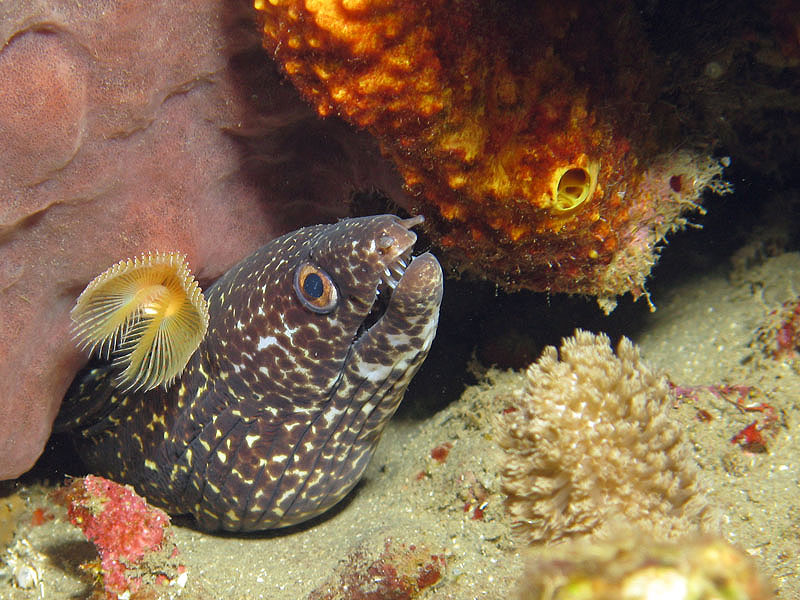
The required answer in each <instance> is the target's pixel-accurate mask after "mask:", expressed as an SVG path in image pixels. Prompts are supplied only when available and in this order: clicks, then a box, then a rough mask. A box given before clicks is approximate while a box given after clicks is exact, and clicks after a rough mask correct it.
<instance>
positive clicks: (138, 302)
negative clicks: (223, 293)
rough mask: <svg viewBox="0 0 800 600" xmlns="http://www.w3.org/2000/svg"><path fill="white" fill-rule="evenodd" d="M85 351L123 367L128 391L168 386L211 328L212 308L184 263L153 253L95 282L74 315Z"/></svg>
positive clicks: (174, 256)
mask: <svg viewBox="0 0 800 600" xmlns="http://www.w3.org/2000/svg"><path fill="white" fill-rule="evenodd" d="M71 316H72V320H73V322H74V333H75V337H76V339H77V340H78V343H79V345H80V347H81V348H83V349H88V350H89V353H90V354H93V353H94V352H95V351H97V352H98V354H99V355H100V356H101V357H103V358H105V359H110V358H112V357H113V359H114V363H115V364H117V365H119V366H121V367H124V369H123V370H122V372H121V373H120V375H119V381H118V382H119V383H120V384H124V385H125V388H126V389H139V388H141V389H144V390H149V389H153V388H155V387H157V386H159V385H164V386H168V385H169V384H170V383H172V381H173V380H174V379H175V378H176V377H177V376H178V375H179V374H180V373H181V372H182V371H183V369H184V367H185V366H186V363H187V362H188V361H189V357H190V356H191V355H192V353H193V352H194V351H195V350H196V349H197V347H198V346H199V345H200V342H201V341H202V339H203V336H204V335H205V332H206V329H207V327H208V308H207V306H206V300H205V298H204V297H203V294H202V293H201V291H200V288H199V287H198V285H197V282H196V281H195V279H194V277H193V276H192V274H191V272H190V271H189V267H188V265H187V264H186V258H185V257H184V256H183V255H182V254H178V253H174V252H171V253H159V252H154V253H149V254H143V255H142V256H141V257H139V258H134V259H133V260H131V259H128V260H123V261H120V262H118V263H117V264H115V265H114V266H112V267H111V268H109V269H108V270H106V271H104V272H103V273H101V274H100V275H98V276H97V277H95V278H94V279H93V280H92V281H91V283H89V285H88V286H86V289H85V290H84V291H83V293H82V294H81V295H80V296H79V297H78V300H77V301H76V303H75V307H74V308H73V309H72V312H71Z"/></svg>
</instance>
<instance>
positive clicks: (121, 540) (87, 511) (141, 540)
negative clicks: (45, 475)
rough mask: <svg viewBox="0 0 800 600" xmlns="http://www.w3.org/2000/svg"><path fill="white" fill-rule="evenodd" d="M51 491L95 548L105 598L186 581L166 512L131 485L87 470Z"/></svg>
mask: <svg viewBox="0 0 800 600" xmlns="http://www.w3.org/2000/svg"><path fill="white" fill-rule="evenodd" d="M55 496H56V500H57V501H58V502H60V503H61V504H63V505H65V506H66V507H67V514H68V515H69V520H70V522H71V523H72V524H73V525H75V526H76V527H78V528H80V530H81V531H83V533H84V535H85V536H86V538H87V539H88V540H89V541H91V542H92V543H94V545H95V547H96V548H97V551H98V553H99V554H100V574H101V575H102V579H103V585H104V588H105V591H106V593H107V597H109V598H117V597H130V594H132V593H134V592H136V591H137V590H139V589H140V588H141V587H142V586H143V585H145V586H151V585H159V586H163V587H164V589H167V587H169V586H172V587H175V586H177V587H179V588H182V587H183V586H184V585H185V583H186V570H185V568H184V567H183V566H181V565H180V564H178V562H177V560H176V556H177V548H176V547H175V545H174V543H173V542H172V541H171V540H170V536H171V532H170V530H169V517H168V516H167V514H166V513H165V512H164V511H162V510H160V509H158V508H153V507H151V506H149V505H148V504H147V502H145V500H144V499H143V498H141V497H140V496H137V495H136V493H135V492H134V491H133V489H132V488H130V487H128V486H122V485H119V484H117V483H114V482H113V481H109V480H107V479H103V478H102V477H95V476H92V475H90V476H88V477H85V478H83V479H76V480H73V481H72V482H71V483H70V484H69V485H67V486H66V487H65V488H61V489H59V490H56V492H55Z"/></svg>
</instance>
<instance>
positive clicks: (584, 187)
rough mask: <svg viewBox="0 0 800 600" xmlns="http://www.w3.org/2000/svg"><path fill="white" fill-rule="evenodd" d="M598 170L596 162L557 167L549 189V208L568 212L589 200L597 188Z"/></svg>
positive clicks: (563, 212) (564, 212)
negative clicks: (550, 199)
mask: <svg viewBox="0 0 800 600" xmlns="http://www.w3.org/2000/svg"><path fill="white" fill-rule="evenodd" d="M599 171H600V166H599V164H598V163H596V162H593V163H588V164H587V165H586V166H576V165H570V166H568V167H562V168H560V169H557V170H556V172H555V174H554V177H553V187H552V190H551V196H552V204H551V207H550V208H551V210H552V211H553V212H555V213H561V214H566V213H570V212H572V211H574V210H575V209H577V208H578V207H580V206H581V205H583V204H585V203H586V202H587V201H588V200H590V199H591V198H592V196H593V195H594V191H595V189H596V188H597V174H598V173H599Z"/></svg>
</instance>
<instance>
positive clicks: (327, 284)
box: [294, 263, 339, 314]
mask: <svg viewBox="0 0 800 600" xmlns="http://www.w3.org/2000/svg"><path fill="white" fill-rule="evenodd" d="M294 293H295V294H297V299H298V300H300V302H301V303H302V304H303V306H305V307H306V308H307V309H309V310H311V311H313V312H315V313H320V314H324V313H329V312H331V311H332V310H333V309H334V308H336V305H337V304H338V302H339V292H338V290H337V289H336V285H335V284H334V283H333V279H331V276H330V275H328V274H327V273H326V272H325V271H323V270H322V269H320V268H319V267H315V266H314V265H312V264H309V263H303V264H301V265H300V266H299V267H297V270H296V271H295V272H294Z"/></svg>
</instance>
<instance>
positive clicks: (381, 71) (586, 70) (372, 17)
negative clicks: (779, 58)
mask: <svg viewBox="0 0 800 600" xmlns="http://www.w3.org/2000/svg"><path fill="white" fill-rule="evenodd" d="M255 5H256V8H257V9H258V10H259V11H260V15H261V23H262V28H263V32H264V46H265V48H266V49H267V50H268V51H269V52H270V54H271V55H273V56H274V57H275V58H276V59H277V61H278V62H279V63H280V64H281V65H282V66H283V69H284V71H285V72H286V74H287V75H288V77H289V78H290V79H291V81H292V82H293V83H294V84H295V85H296V86H297V87H298V88H299V89H300V91H301V92H302V93H303V95H304V96H305V97H306V98H307V99H308V100H309V101H311V102H312V103H313V105H314V106H315V107H316V109H317V111H318V112H319V113H320V114H321V115H328V114H337V115H340V116H342V117H344V118H345V119H347V120H348V121H350V122H351V123H354V124H355V125H357V126H359V127H363V128H366V129H367V130H368V131H370V132H371V133H373V134H374V135H375V136H376V137H377V138H378V139H379V140H380V141H381V143H382V149H383V151H384V153H385V154H387V155H388V156H389V157H391V158H392V160H393V161H394V162H395V164H396V165H397V168H398V170H399V171H400V173H401V174H402V176H403V178H404V180H405V185H406V188H407V190H408V191H409V193H410V194H409V195H410V197H411V200H410V207H411V208H412V209H413V210H415V211H419V212H422V213H424V214H425V215H426V217H428V221H427V223H428V224H429V226H431V227H432V230H433V233H434V234H435V237H436V239H438V243H439V244H440V245H441V246H442V247H444V248H446V249H448V253H447V255H448V256H449V259H450V261H451V263H453V264H455V265H457V266H459V267H461V268H463V269H467V270H469V271H472V272H474V273H477V274H479V275H480V276H482V277H489V278H492V279H494V280H495V281H497V282H499V283H501V284H502V285H504V286H505V287H507V288H509V289H516V288H529V289H535V290H548V291H562V292H571V293H586V294H592V295H596V296H598V297H601V298H613V297H615V296H617V295H619V294H623V293H625V292H632V293H633V294H634V295H637V296H638V295H640V294H642V293H643V292H644V281H645V278H646V276H647V275H648V273H649V272H650V269H651V267H652V264H653V263H654V261H655V259H656V255H657V245H658V244H659V242H660V241H662V240H663V238H664V235H666V234H667V233H669V232H670V231H672V230H673V229H676V228H678V227H681V226H682V225H683V224H685V220H684V216H683V215H684V213H686V212H687V211H690V210H693V209H697V208H698V202H699V199H700V195H701V194H702V192H703V190H704V189H706V187H708V186H710V187H712V188H714V187H716V188H717V189H719V190H721V191H724V190H725V188H724V186H719V185H715V184H714V183H711V182H712V180H714V179H715V178H716V177H717V176H718V175H719V174H720V171H721V167H720V166H719V164H718V163H717V162H716V161H710V160H709V159H707V158H705V157H703V156H702V155H700V154H694V153H690V152H684V153H677V154H675V153H666V152H665V151H667V150H669V149H670V147H669V145H670V144H671V140H668V139H667V138H668V136H667V135H666V134H664V133H663V131H662V130H663V129H665V128H668V126H667V125H666V124H665V123H662V122H660V121H656V120H655V119H658V118H660V117H657V115H655V114H654V113H653V112H651V111H650V107H651V106H652V103H653V102H654V100H655V98H656V97H657V92H658V85H659V69H658V68H657V67H656V66H655V61H652V60H651V58H650V54H649V51H648V48H647V44H646V41H645V38H644V34H643V33H642V31H641V27H640V25H639V24H638V21H637V15H636V10H635V8H634V6H633V4H632V3H629V2H626V1H624V0H622V1H617V2H614V3H612V5H611V6H609V5H606V4H604V5H602V6H601V5H598V4H592V3H588V2H581V1H580V0H567V2H560V3H557V4H553V3H548V2H535V3H521V4H520V3H509V2H475V1H469V0H465V1H460V2H444V1H443V0H437V1H436V2H421V1H416V2H403V3H399V4H390V3H385V2H380V1H378V0H363V1H360V2H356V3H343V2H341V1H340V0H322V1H318V2H299V1H297V0H270V1H269V2H267V1H265V0H256V2H255ZM607 306H610V305H607Z"/></svg>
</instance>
